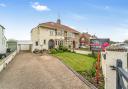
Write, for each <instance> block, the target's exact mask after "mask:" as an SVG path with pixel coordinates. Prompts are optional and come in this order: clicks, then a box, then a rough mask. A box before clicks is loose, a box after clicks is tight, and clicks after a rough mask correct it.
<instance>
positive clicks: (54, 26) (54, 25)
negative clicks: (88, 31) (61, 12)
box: [38, 22, 80, 33]
mask: <svg viewBox="0 0 128 89" xmlns="http://www.w3.org/2000/svg"><path fill="white" fill-rule="evenodd" d="M38 26H42V27H47V28H51V29H57V30H59V29H64V30H65V31H70V32H73V33H80V32H78V31H76V30H75V29H73V28H71V27H69V26H66V25H62V24H59V23H55V22H46V23H41V24H39V25H38Z"/></svg>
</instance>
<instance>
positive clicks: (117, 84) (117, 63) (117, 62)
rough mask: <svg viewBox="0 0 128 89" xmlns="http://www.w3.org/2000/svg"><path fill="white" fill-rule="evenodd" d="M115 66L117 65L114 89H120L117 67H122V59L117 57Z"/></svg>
mask: <svg viewBox="0 0 128 89" xmlns="http://www.w3.org/2000/svg"><path fill="white" fill-rule="evenodd" d="M116 67H117V70H116V89H122V88H121V85H120V75H119V72H118V68H119V67H120V68H122V61H121V60H120V59H117V61H116Z"/></svg>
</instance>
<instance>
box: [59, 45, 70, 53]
mask: <svg viewBox="0 0 128 89" xmlns="http://www.w3.org/2000/svg"><path fill="white" fill-rule="evenodd" d="M59 50H62V51H63V52H68V51H69V50H68V48H67V47H64V46H62V45H60V46H59Z"/></svg>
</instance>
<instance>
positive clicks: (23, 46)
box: [20, 44, 30, 51]
mask: <svg viewBox="0 0 128 89" xmlns="http://www.w3.org/2000/svg"><path fill="white" fill-rule="evenodd" d="M20 50H21V51H29V50H30V45H28V44H21V45H20Z"/></svg>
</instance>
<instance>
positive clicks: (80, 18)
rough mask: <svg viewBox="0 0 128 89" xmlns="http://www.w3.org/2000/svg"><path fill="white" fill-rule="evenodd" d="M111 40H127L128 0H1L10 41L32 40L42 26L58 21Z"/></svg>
mask: <svg viewBox="0 0 128 89" xmlns="http://www.w3.org/2000/svg"><path fill="white" fill-rule="evenodd" d="M59 17H60V19H61V23H62V24H65V25H68V26H70V27H72V28H74V29H76V30H78V31H80V32H88V33H90V34H92V35H96V36H98V37H99V38H110V39H111V40H112V41H124V40H126V39H128V0H0V24H1V25H3V26H4V27H5V28H6V30H5V34H6V37H7V39H16V40H30V38H31V35H30V32H31V29H32V28H34V27H35V26H37V25H38V24H39V23H44V22H47V21H56V20H57V18H59Z"/></svg>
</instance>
